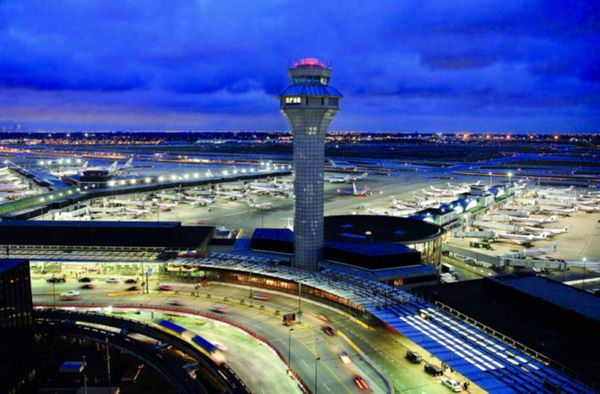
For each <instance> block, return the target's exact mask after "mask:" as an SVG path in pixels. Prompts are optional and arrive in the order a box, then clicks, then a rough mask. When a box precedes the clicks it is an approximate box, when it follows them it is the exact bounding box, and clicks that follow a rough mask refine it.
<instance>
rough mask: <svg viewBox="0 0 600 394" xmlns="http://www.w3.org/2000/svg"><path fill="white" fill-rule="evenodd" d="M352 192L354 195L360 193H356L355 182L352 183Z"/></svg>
mask: <svg viewBox="0 0 600 394" xmlns="http://www.w3.org/2000/svg"><path fill="white" fill-rule="evenodd" d="M352 192H353V193H354V194H356V193H358V192H357V191H356V183H354V182H352Z"/></svg>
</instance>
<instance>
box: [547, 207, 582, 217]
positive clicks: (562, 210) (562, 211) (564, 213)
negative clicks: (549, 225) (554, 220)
mask: <svg viewBox="0 0 600 394" xmlns="http://www.w3.org/2000/svg"><path fill="white" fill-rule="evenodd" d="M540 211H541V212H547V213H553V214H556V215H562V216H570V215H571V214H572V213H575V212H577V208H555V207H542V208H541V209H540Z"/></svg>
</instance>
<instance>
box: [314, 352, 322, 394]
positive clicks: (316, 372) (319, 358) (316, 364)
mask: <svg viewBox="0 0 600 394" xmlns="http://www.w3.org/2000/svg"><path fill="white" fill-rule="evenodd" d="M320 360H321V357H317V358H315V394H317V391H318V390H319V385H318V384H317V383H318V382H317V378H318V377H319V370H318V367H319V361H320Z"/></svg>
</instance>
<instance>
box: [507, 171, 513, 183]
mask: <svg viewBox="0 0 600 394" xmlns="http://www.w3.org/2000/svg"><path fill="white" fill-rule="evenodd" d="M506 175H508V183H511V181H512V176H513V173H512V172H509V173H508V174H506Z"/></svg>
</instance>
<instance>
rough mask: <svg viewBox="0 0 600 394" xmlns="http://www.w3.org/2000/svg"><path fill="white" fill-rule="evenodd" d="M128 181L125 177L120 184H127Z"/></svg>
mask: <svg viewBox="0 0 600 394" xmlns="http://www.w3.org/2000/svg"><path fill="white" fill-rule="evenodd" d="M126 183H127V181H126V180H125V179H123V180H122V181H121V182H119V184H120V185H123V186H124V185H125V184H126Z"/></svg>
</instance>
